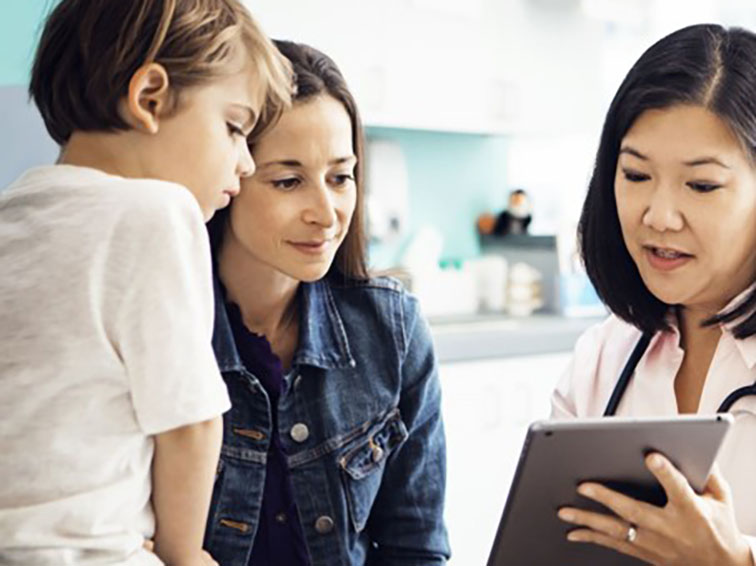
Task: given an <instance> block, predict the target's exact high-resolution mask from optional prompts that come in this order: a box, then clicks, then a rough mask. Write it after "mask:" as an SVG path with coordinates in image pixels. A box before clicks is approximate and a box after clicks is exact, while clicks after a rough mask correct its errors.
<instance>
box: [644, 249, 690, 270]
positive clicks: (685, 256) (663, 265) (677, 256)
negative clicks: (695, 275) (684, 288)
mask: <svg viewBox="0 0 756 566" xmlns="http://www.w3.org/2000/svg"><path fill="white" fill-rule="evenodd" d="M643 250H644V251H645V252H646V254H647V257H648V261H649V263H650V264H651V265H652V266H653V267H655V268H657V269H661V270H671V269H675V268H677V267H680V266H681V265H683V264H684V263H687V261H688V260H689V259H692V258H693V257H694V256H693V255H692V254H689V253H686V252H683V251H681V250H676V249H674V248H667V247H659V246H652V245H644V246H643Z"/></svg>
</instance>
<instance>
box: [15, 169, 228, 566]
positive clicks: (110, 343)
mask: <svg viewBox="0 0 756 566" xmlns="http://www.w3.org/2000/svg"><path fill="white" fill-rule="evenodd" d="M212 328H213V291H212V281H211V265H210V250H209V244H208V241H207V235H206V233H205V227H204V224H203V220H202V214H201V212H200V208H199V206H198V204H197V202H196V200H195V199H194V197H193V196H192V195H191V194H190V193H189V191H188V190H187V189H186V188H184V187H181V186H179V185H175V184H172V183H166V182H162V181H156V180H142V179H140V180H134V179H124V178H121V177H115V176H112V175H107V174H105V173H103V172H101V171H97V170H94V169H88V168H82V167H73V166H69V165H54V166H47V167H41V168H37V169H32V170H30V171H28V172H27V173H26V174H24V175H23V176H22V177H21V178H20V179H18V180H17V181H16V182H15V183H14V184H12V185H11V186H10V187H8V188H7V189H5V190H3V191H2V192H0V564H23V565H24V566H30V565H32V564H35V565H36V564H40V565H43V564H44V565H47V564H50V565H52V564H55V565H56V566H60V565H63V564H80V565H94V564H98V565H99V564H129V565H148V564H160V561H159V560H158V559H157V558H156V557H155V555H153V554H151V553H148V552H146V551H144V550H142V549H141V547H142V543H143V540H144V538H145V537H151V536H152V534H153V531H154V516H153V511H152V507H151V504H150V494H151V479H150V474H151V463H152V456H153V449H154V445H153V438H152V435H154V434H157V433H160V432H163V431H167V430H170V429H174V428H177V427H180V426H183V425H187V424H190V423H196V422H200V421H203V420H207V419H210V418H213V417H215V416H218V415H220V414H222V413H223V412H225V411H226V410H228V409H229V407H230V402H229V398H228V392H227V391H226V387H225V385H224V383H223V380H222V378H221V376H220V373H219V371H218V366H217V364H216V361H215V357H214V355H213V351H212V346H211V338H212Z"/></svg>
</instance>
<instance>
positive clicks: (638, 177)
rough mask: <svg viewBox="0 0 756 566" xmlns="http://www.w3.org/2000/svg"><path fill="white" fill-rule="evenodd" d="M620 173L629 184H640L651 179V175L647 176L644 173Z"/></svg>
mask: <svg viewBox="0 0 756 566" xmlns="http://www.w3.org/2000/svg"><path fill="white" fill-rule="evenodd" d="M622 173H623V175H624V176H625V179H626V180H627V181H630V182H631V183H642V182H643V181H648V180H649V179H650V178H651V175H647V174H646V173H641V172H639V171H633V170H632V169H623V170H622Z"/></svg>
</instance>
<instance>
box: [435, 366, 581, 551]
mask: <svg viewBox="0 0 756 566" xmlns="http://www.w3.org/2000/svg"><path fill="white" fill-rule="evenodd" d="M570 356H571V353H570V352H560V353H555V354H545V355H539V356H528V357H520V358H507V359H496V360H481V361H473V362H462V363H449V364H442V365H441V367H440V370H439V373H440V378H441V384H442V388H443V402H442V408H443V412H444V422H445V428H446V439H447V462H448V465H447V470H448V472H447V492H446V493H447V495H446V512H445V516H446V523H447V526H448V528H449V537H450V541H451V547H452V555H453V556H452V560H451V562H450V565H451V566H469V565H482V564H485V563H486V560H487V559H488V553H489V551H490V549H491V544H492V543H493V538H494V535H495V533H496V528H497V526H498V524H499V519H500V517H501V512H502V510H503V509H504V503H505V502H506V498H507V493H508V491H509V486H510V483H511V481H512V477H513V475H514V471H515V468H516V466H517V461H518V458H519V455H520V449H521V447H522V441H523V440H524V438H525V433H526V431H527V428H528V425H529V424H530V423H531V422H532V421H534V420H538V419H543V418H548V416H549V412H550V396H551V391H552V390H553V388H554V386H555V385H556V382H557V380H558V379H559V377H560V376H561V374H562V372H563V371H564V370H565V368H566V367H567V364H568V362H569V359H570Z"/></svg>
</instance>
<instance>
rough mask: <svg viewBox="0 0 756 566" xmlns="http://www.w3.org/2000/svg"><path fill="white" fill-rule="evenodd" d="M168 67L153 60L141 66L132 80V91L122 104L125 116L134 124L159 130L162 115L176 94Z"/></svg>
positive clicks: (144, 128) (152, 132)
mask: <svg viewBox="0 0 756 566" xmlns="http://www.w3.org/2000/svg"><path fill="white" fill-rule="evenodd" d="M169 87H170V84H169V79H168V72H167V71H166V70H165V67H163V66H162V65H160V64H158V63H149V64H147V65H143V66H142V67H139V68H138V69H137V70H136V72H135V73H134V75H133V76H132V77H131V81H129V92H128V94H127V96H126V99H125V100H124V101H123V102H124V104H123V106H122V107H121V114H122V117H123V119H124V120H126V122H127V123H128V124H129V125H130V126H131V127H133V128H135V129H137V130H140V131H143V132H147V133H150V134H156V133H157V132H158V129H159V125H160V116H162V115H163V114H164V113H166V112H167V111H168V110H169V108H170V105H171V102H172V100H171V99H172V97H171V90H170V88H169Z"/></svg>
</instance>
